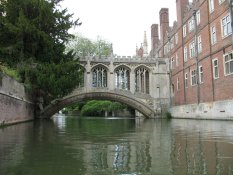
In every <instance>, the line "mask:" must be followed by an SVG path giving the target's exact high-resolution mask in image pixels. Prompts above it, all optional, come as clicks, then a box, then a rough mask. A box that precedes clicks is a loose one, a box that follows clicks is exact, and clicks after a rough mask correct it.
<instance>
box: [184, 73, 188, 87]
mask: <svg viewBox="0 0 233 175" xmlns="http://www.w3.org/2000/svg"><path fill="white" fill-rule="evenodd" d="M184 87H185V88H188V73H187V72H186V73H185V74H184Z"/></svg>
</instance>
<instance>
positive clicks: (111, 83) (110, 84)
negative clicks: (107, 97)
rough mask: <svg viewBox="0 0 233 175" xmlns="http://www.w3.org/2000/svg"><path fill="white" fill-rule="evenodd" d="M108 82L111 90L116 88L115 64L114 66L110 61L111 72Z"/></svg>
mask: <svg viewBox="0 0 233 175" xmlns="http://www.w3.org/2000/svg"><path fill="white" fill-rule="evenodd" d="M107 79H108V80H107V82H108V88H109V90H114V89H115V77H114V66H113V62H112V61H111V62H110V65H109V74H108V77H107Z"/></svg>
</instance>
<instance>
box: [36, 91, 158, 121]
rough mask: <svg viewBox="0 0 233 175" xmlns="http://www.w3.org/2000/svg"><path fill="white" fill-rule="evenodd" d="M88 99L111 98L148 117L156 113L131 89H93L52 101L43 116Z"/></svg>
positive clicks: (46, 116)
mask: <svg viewBox="0 0 233 175" xmlns="http://www.w3.org/2000/svg"><path fill="white" fill-rule="evenodd" d="M87 100H111V101H117V102H120V103H123V104H126V105H128V106H130V107H132V108H134V109H136V110H138V111H139V112H140V113H142V114H143V115H144V116H145V117H146V118H154V117H155V115H156V113H155V111H154V109H153V108H152V107H150V106H149V105H147V104H146V103H144V102H143V101H141V100H139V99H137V98H135V97H134V96H133V94H132V93H131V92H129V91H124V90H122V91H119V90H107V89H92V90H79V91H78V90H76V91H75V92H73V93H72V94H71V95H68V96H66V97H64V98H61V99H57V100H54V101H52V102H51V104H50V105H48V106H47V107H45V108H44V110H43V111H41V113H40V117H41V118H50V117H51V116H52V115H54V114H55V113H57V112H58V111H59V110H61V109H63V108H64V107H66V106H69V105H72V104H74V103H78V102H82V101H87Z"/></svg>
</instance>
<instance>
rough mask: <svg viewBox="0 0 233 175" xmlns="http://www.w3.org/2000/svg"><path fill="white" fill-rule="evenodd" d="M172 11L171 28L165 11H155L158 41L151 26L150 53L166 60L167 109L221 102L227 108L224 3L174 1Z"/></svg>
mask: <svg viewBox="0 0 233 175" xmlns="http://www.w3.org/2000/svg"><path fill="white" fill-rule="evenodd" d="M176 8H177V21H175V22H174V24H173V26H172V27H169V10H168V9H167V8H162V9H161V10H160V38H159V33H158V31H159V27H158V24H153V25H152V26H151V44H152V46H151V48H152V49H151V55H152V56H158V57H168V58H170V68H171V102H172V106H181V105H189V104H196V105H199V104H205V103H208V104H212V106H213V102H218V101H225V100H227V101H228V102H229V100H230V101H231V105H233V50H232V49H233V46H232V38H233V37H232V27H231V9H232V8H230V5H229V0H193V1H192V2H189V0H176ZM204 108H205V107H204ZM183 110H186V109H183ZM219 110H220V112H226V111H225V110H227V109H219ZM232 110H233V106H232ZM186 111H187V110H186ZM183 112H185V111H183ZM202 112H203V111H202ZM204 112H206V113H207V112H208V110H207V109H205V110H204ZM186 113H188V112H186Z"/></svg>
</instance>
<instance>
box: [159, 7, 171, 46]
mask: <svg viewBox="0 0 233 175" xmlns="http://www.w3.org/2000/svg"><path fill="white" fill-rule="evenodd" d="M159 17H160V40H161V41H162V43H163V41H164V37H165V35H166V32H167V31H168V30H169V13H168V8H162V9H161V10H160V12H159Z"/></svg>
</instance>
